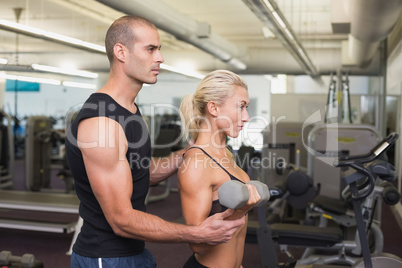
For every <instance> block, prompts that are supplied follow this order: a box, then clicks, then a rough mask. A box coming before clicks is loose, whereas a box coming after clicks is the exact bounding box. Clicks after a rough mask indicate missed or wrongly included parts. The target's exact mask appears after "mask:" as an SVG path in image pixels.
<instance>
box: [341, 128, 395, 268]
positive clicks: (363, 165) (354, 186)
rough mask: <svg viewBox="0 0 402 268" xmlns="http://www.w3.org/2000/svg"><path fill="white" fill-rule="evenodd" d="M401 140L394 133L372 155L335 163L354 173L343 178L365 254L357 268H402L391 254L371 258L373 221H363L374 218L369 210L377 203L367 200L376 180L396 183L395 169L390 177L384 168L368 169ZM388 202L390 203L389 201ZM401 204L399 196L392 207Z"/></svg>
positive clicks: (356, 264)
mask: <svg viewBox="0 0 402 268" xmlns="http://www.w3.org/2000/svg"><path fill="white" fill-rule="evenodd" d="M398 137H399V136H398V134H396V133H391V134H390V135H388V137H387V138H385V139H384V140H383V141H382V142H381V143H379V144H378V145H377V146H376V147H374V148H373V149H372V150H371V151H370V153H368V154H365V155H359V156H352V157H341V158H340V159H339V160H338V161H337V162H335V163H334V165H335V166H337V167H351V168H352V169H354V172H351V173H350V174H347V175H346V177H345V178H344V180H345V182H346V183H347V184H348V185H349V186H350V190H351V194H352V196H351V198H352V203H353V209H354V211H355V215H356V224H357V230H358V234H359V239H360V245H361V249H362V253H363V258H362V259H360V260H359V261H358V262H356V263H355V264H354V267H366V268H372V267H373V263H375V265H376V267H401V266H402V259H401V258H399V257H397V256H394V255H391V254H387V255H382V254H379V255H376V256H372V257H371V255H370V249H369V243H368V241H367V235H366V229H369V228H370V224H371V221H369V224H365V222H364V219H367V218H368V219H370V218H369V217H370V216H371V215H372V214H370V213H367V212H368V211H369V210H368V208H369V206H370V203H374V199H373V200H370V199H366V198H368V197H369V196H370V195H371V194H372V193H373V192H375V186H376V180H377V179H383V180H387V181H393V180H394V179H395V169H394V168H393V167H392V171H393V172H394V173H393V174H389V173H388V172H386V171H387V170H388V169H387V168H384V166H382V167H381V166H375V165H369V164H368V163H373V162H374V163H375V161H374V160H376V159H378V158H379V156H380V155H381V154H382V153H384V152H385V151H386V150H387V149H388V148H389V147H390V146H391V145H393V144H394V143H395V142H396V140H397V139H398ZM391 175H393V176H391ZM362 179H364V180H365V181H363V183H361V180H362ZM387 187H389V186H387ZM386 192H389V190H387V191H386ZM393 192H394V191H393ZM385 194H386V193H385ZM365 199H366V200H367V201H366V202H363V200H365ZM386 200H387V202H388V199H386ZM399 200H400V195H399V197H398V198H395V201H396V202H395V203H394V202H392V203H391V204H396V203H397V202H399ZM362 204H363V207H362ZM374 207H375V206H374ZM371 220H372V218H371Z"/></svg>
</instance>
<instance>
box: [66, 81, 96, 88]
mask: <svg viewBox="0 0 402 268" xmlns="http://www.w3.org/2000/svg"><path fill="white" fill-rule="evenodd" d="M63 86H65V87H78V88H86V89H96V84H89V83H78V82H70V81H63Z"/></svg>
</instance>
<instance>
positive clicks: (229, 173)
mask: <svg viewBox="0 0 402 268" xmlns="http://www.w3.org/2000/svg"><path fill="white" fill-rule="evenodd" d="M193 148H196V149H200V150H201V151H203V152H204V154H206V155H207V156H208V157H209V158H211V159H212V161H214V162H215V163H216V164H217V165H218V166H219V167H220V168H221V169H223V170H224V171H225V172H226V173H227V174H228V175H229V176H230V177H232V174H230V173H229V172H228V171H227V170H226V169H225V168H224V167H222V166H221V164H219V163H218V161H216V160H215V159H214V158H213V157H212V156H210V155H209V154H208V153H207V152H205V151H204V149H202V148H200V147H197V146H193V147H190V148H189V149H188V150H190V149H193ZM188 150H187V151H188ZM183 156H184V154H183Z"/></svg>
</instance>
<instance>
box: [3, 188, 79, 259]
mask: <svg viewBox="0 0 402 268" xmlns="http://www.w3.org/2000/svg"><path fill="white" fill-rule="evenodd" d="M79 203H80V202H79V199H78V197H77V196H76V195H72V194H56V193H41V192H27V191H12V190H0V208H1V209H13V210H23V211H26V210H29V211H45V212H52V213H68V214H75V215H77V221H74V222H69V223H55V222H52V220H51V219H49V221H48V222H47V221H33V220H26V219H18V220H17V219H9V218H2V219H0V227H1V228H10V229H20V230H32V231H42V232H52V233H67V234H68V233H72V232H74V237H73V241H72V243H71V247H70V250H69V252H68V253H71V248H72V245H73V244H74V242H75V239H76V236H77V235H78V233H79V232H80V230H81V225H82V219H81V218H80V217H79V216H78V207H79Z"/></svg>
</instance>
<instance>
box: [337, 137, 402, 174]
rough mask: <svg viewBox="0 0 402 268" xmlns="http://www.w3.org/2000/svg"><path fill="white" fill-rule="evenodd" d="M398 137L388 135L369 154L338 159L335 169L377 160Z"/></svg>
mask: <svg viewBox="0 0 402 268" xmlns="http://www.w3.org/2000/svg"><path fill="white" fill-rule="evenodd" d="M398 137H399V135H398V134H397V133H395V132H393V133H391V134H389V135H388V136H387V137H386V138H385V139H383V140H382V141H381V142H380V143H378V144H377V145H376V146H375V147H374V148H373V149H371V150H370V152H369V153H367V154H364V155H356V156H344V157H340V158H339V159H338V160H336V161H335V162H334V166H335V167H344V166H351V165H352V164H364V163H368V162H371V161H373V160H375V159H377V158H378V157H379V156H380V155H381V154H382V153H384V152H385V151H386V150H387V149H389V148H390V147H391V145H393V144H394V143H395V142H396V141H397V140H398Z"/></svg>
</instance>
